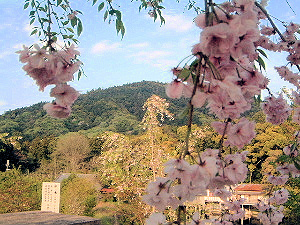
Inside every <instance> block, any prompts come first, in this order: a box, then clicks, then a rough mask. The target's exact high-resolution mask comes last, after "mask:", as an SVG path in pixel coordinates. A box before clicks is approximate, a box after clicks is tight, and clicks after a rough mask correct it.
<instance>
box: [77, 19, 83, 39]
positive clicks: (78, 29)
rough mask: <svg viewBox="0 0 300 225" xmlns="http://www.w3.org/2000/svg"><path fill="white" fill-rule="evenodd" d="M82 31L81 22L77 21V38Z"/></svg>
mask: <svg viewBox="0 0 300 225" xmlns="http://www.w3.org/2000/svg"><path fill="white" fill-rule="evenodd" d="M82 29H83V27H82V23H81V20H80V19H78V23H77V36H78V37H79V36H80V35H81V33H82Z"/></svg>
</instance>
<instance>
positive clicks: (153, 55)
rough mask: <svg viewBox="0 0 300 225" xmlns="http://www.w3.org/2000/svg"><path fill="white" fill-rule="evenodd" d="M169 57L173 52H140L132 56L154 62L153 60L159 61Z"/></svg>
mask: <svg viewBox="0 0 300 225" xmlns="http://www.w3.org/2000/svg"><path fill="white" fill-rule="evenodd" d="M168 55H171V52H167V51H158V50H156V51H140V52H137V53H135V54H133V55H132V56H134V57H137V58H140V59H141V60H152V59H157V58H161V57H164V56H168Z"/></svg>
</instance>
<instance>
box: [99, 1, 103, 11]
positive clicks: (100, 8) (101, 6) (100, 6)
mask: <svg viewBox="0 0 300 225" xmlns="http://www.w3.org/2000/svg"><path fill="white" fill-rule="evenodd" d="M103 8H104V2H101V3H100V5H99V6H98V12H100V11H101V10H102V9H103Z"/></svg>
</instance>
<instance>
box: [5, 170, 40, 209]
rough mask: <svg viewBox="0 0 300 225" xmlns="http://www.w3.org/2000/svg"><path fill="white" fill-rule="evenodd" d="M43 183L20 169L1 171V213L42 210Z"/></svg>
mask: <svg viewBox="0 0 300 225" xmlns="http://www.w3.org/2000/svg"><path fill="white" fill-rule="evenodd" d="M41 184H42V182H41V181H40V180H39V179H37V178H35V177H34V176H32V175H24V174H22V172H21V171H20V170H18V169H13V170H9V171H7V172H0V213H13V212H22V211H32V210H40V209H41V197H42V193H41V190H42V185H41Z"/></svg>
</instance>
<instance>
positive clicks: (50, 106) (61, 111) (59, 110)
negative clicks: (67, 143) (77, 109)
mask: <svg viewBox="0 0 300 225" xmlns="http://www.w3.org/2000/svg"><path fill="white" fill-rule="evenodd" d="M43 108H44V110H46V111H47V114H48V115H49V116H51V117H54V118H67V117H69V116H70V114H71V108H70V106H61V105H58V104H57V103H56V102H54V103H47V104H45V105H44V107H43Z"/></svg>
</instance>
